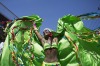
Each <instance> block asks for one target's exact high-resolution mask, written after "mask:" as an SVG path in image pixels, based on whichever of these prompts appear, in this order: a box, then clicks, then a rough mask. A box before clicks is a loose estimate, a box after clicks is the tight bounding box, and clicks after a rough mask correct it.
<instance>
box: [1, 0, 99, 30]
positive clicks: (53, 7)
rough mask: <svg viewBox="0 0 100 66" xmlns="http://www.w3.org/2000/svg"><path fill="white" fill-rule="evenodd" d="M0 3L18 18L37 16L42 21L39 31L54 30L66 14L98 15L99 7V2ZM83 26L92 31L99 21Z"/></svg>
mask: <svg viewBox="0 0 100 66" xmlns="http://www.w3.org/2000/svg"><path fill="white" fill-rule="evenodd" d="M0 2H1V3H3V4H4V5H5V6H6V7H7V8H8V9H10V10H11V11H12V12H13V13H14V14H16V15H17V16H18V17H22V16H28V15H32V14H36V15H39V16H40V17H41V18H42V19H43V23H42V26H41V29H40V31H42V30H43V29H44V28H46V27H48V28H51V29H53V30H56V28H57V22H58V19H59V18H61V17H63V16H64V15H67V14H72V15H80V14H84V13H89V12H99V13H100V10H97V8H98V7H100V0H0ZM0 11H3V10H2V9H1V10H0ZM5 13H6V12H5ZM12 19H14V17H12ZM84 24H85V26H86V27H88V28H91V29H94V28H96V27H99V26H100V19H95V20H89V21H87V20H85V21H84Z"/></svg>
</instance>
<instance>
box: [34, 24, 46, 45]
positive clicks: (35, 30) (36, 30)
mask: <svg viewBox="0 0 100 66" xmlns="http://www.w3.org/2000/svg"><path fill="white" fill-rule="evenodd" d="M33 29H34V32H35V34H36V36H37V37H38V39H39V40H40V42H41V43H42V45H43V40H44V38H43V37H42V35H41V34H40V33H39V32H38V29H37V27H36V24H35V23H33Z"/></svg>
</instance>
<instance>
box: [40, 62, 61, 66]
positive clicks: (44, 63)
mask: <svg viewBox="0 0 100 66" xmlns="http://www.w3.org/2000/svg"><path fill="white" fill-rule="evenodd" d="M42 66H61V65H60V63H59V62H53V63H47V62H43V64H42Z"/></svg>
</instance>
